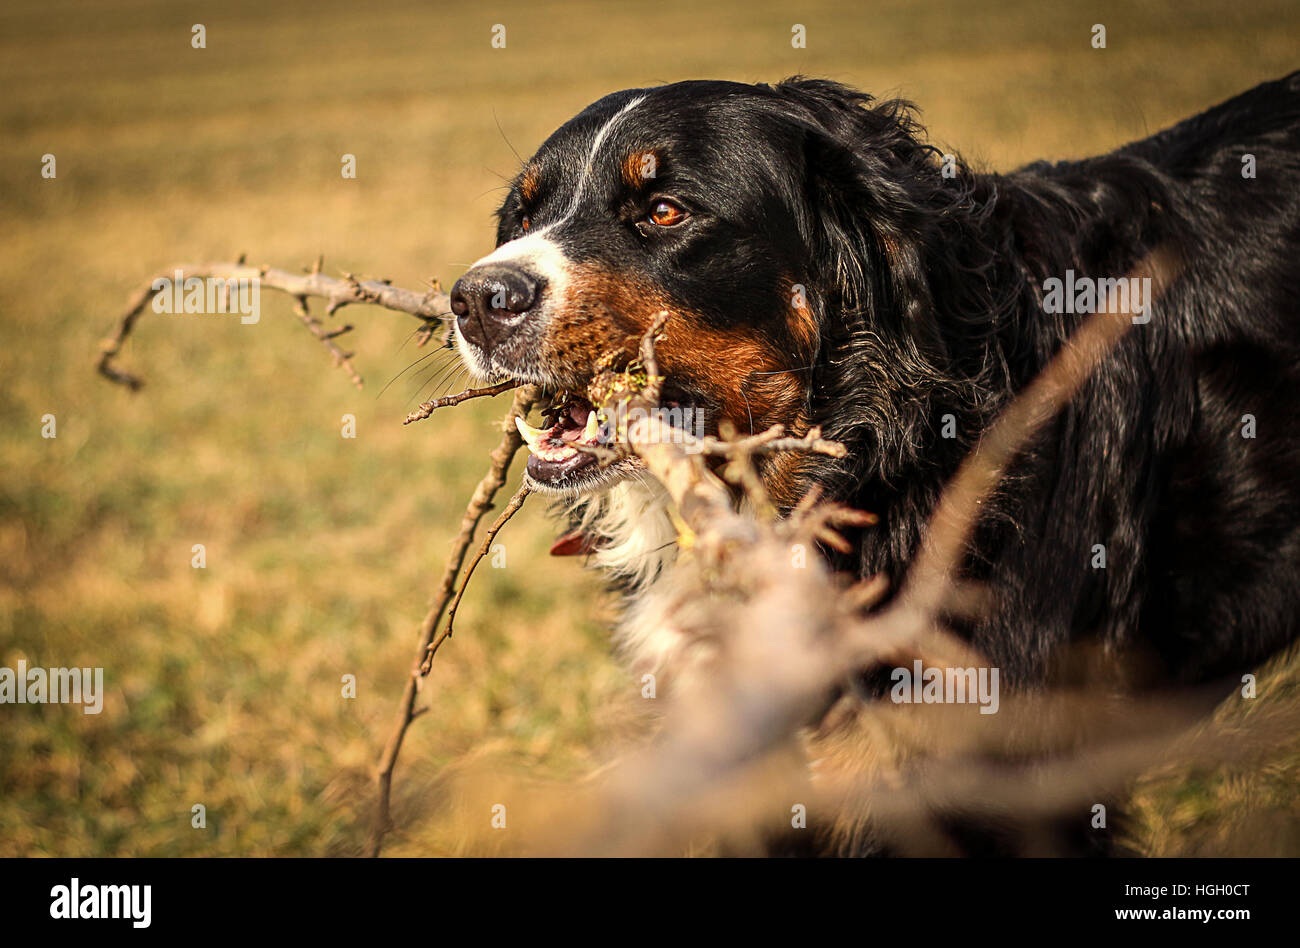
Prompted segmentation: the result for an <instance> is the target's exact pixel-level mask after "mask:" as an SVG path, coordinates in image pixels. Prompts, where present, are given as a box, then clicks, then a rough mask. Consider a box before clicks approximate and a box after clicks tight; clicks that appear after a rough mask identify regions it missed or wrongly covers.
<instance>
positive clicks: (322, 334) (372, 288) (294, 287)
mask: <svg viewBox="0 0 1300 948" xmlns="http://www.w3.org/2000/svg"><path fill="white" fill-rule="evenodd" d="M322 264H323V261H322V260H321V258H319V257H318V258H317V259H316V262H315V263H314V264H313V265H312V266H311V267H309V268H307V269H305V271H304V272H303V273H291V272H289V271H288V270H277V269H274V268H272V267H268V266H259V267H254V266H249V265H248V264H246V263H244V259H243V258H242V257H241V258H240V259H239V260H237V261H235V262H234V263H198V264H191V263H182V264H179V265H177V266H174V267H170V268H168V269H167V270H164V271H162V272H161V273H159V274H158V275H157V276H155V277H154V278H153V279H151V280H150V281H149V282H148V283H146V284H145V285H144V286H143V287H142V288H141V289H140V290H139V291H137V292H136V293H135V294H134V295H133V296H132V297H131V300H130V302H129V303H127V307H126V310H125V311H124V312H123V313H122V315H121V316H120V317H119V318H118V321H117V327H116V329H115V330H114V332H113V334H112V335H111V336H109V337H108V338H106V339H105V340H104V341H103V343H102V344H101V345H100V354H99V360H98V362H97V367H98V370H99V373H100V374H101V375H103V376H104V377H105V378H107V379H109V380H110V381H113V382H117V383H118V384H120V385H125V386H127V387H128V388H130V389H132V390H136V389H139V388H140V387H141V386H142V385H143V384H144V380H143V379H141V378H140V377H139V376H137V375H133V374H131V373H130V372H127V371H124V370H123V369H120V368H118V367H117V364H116V363H117V358H118V356H119V355H120V354H121V351H122V346H123V345H124V344H125V343H126V340H127V338H128V337H129V336H130V335H131V333H132V331H133V330H134V329H135V325H136V322H137V321H138V320H139V318H140V316H141V315H143V313H144V312H145V308H146V307H147V306H148V305H149V302H150V301H151V300H152V299H153V298H154V297H155V296H156V295H158V293H160V292H164V290H165V288H166V287H170V286H172V285H174V283H175V282H176V281H178V280H179V281H185V280H189V279H191V278H197V279H201V280H202V279H214V280H223V281H238V280H249V281H256V283H255V284H254V285H256V286H259V287H265V288H266V289H271V290H278V291H280V292H283V293H287V294H288V295H289V296H291V297H293V298H294V299H295V301H296V302H297V306H298V309H297V313H298V317H299V318H300V319H301V320H302V321H303V324H304V325H305V326H306V327H307V328H308V329H309V330H311V332H312V334H313V335H314V336H316V338H317V339H319V340H320V341H321V343H322V344H323V345H324V346H325V348H326V350H327V351H328V352H329V353H330V355H331V356H333V358H334V361H335V364H336V365H338V366H340V367H342V368H344V369H345V370H346V371H347V372H348V374H349V375H350V376H351V378H352V381H353V384H355V385H357V386H358V387H360V386H361V377H360V376H359V375H358V374H357V373H356V371H355V370H354V369H353V368H352V364H351V362H350V361H349V359H350V354H347V353H343V352H342V350H340V349H339V348H338V347H337V346H335V345H334V343H333V340H334V339H336V338H337V337H339V336H341V335H343V334H344V333H345V332H347V331H348V330H349V329H350V328H351V327H344V328H343V329H339V330H334V331H326V330H325V329H324V327H323V326H322V325H321V324H320V323H319V321H317V320H316V319H315V317H313V316H311V315H310V313H308V312H307V300H308V299H309V298H319V299H323V300H325V301H326V307H325V314H326V315H327V316H333V315H334V314H335V313H336V312H338V311H339V310H340V309H342V308H343V307H344V306H351V305H355V304H358V303H373V304H374V305H376V306H382V307H383V308H384V309H391V310H394V311H396V312H399V313H406V314H407V315H409V316H415V317H416V318H418V319H421V320H423V321H424V323H425V325H424V327H423V329H422V330H421V339H420V343H421V344H423V343H425V342H427V341H428V340H429V339H430V338H432V336H433V334H434V332H435V331H436V329H437V327H438V326H439V325H440V321H441V319H442V317H444V316H446V315H447V313H448V311H449V308H448V299H447V294H446V293H444V292H443V291H442V289H441V288H440V287H439V286H438V285H437V283H436V282H435V283H432V284H431V285H430V288H429V289H428V290H427V291H426V292H424V293H418V292H415V291H414V290H404V289H402V288H401V287H396V286H393V285H392V283H390V282H389V281H388V280H358V279H357V278H356V277H355V276H353V275H352V274H351V273H346V272H345V273H344V274H343V275H342V276H341V277H340V278H335V277H330V276H326V275H325V274H324V273H322V272H321V267H322ZM228 291H229V283H228V282H227V286H226V292H228Z"/></svg>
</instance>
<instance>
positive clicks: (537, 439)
mask: <svg viewBox="0 0 1300 948" xmlns="http://www.w3.org/2000/svg"><path fill="white" fill-rule="evenodd" d="M515 427H516V428H518V429H519V437H521V438H523V439H524V443H525V444H526V445H528V450H529V451H530V452H531V453H533V454H538V453H540V452H541V446H542V438H544V437H545V436H546V431H545V430H544V429H542V428H534V427H533V426H532V425H530V424H529V423H528V422H526V421H524V420H523V419H522V418H520V417H519V416H517V415H516V416H515Z"/></svg>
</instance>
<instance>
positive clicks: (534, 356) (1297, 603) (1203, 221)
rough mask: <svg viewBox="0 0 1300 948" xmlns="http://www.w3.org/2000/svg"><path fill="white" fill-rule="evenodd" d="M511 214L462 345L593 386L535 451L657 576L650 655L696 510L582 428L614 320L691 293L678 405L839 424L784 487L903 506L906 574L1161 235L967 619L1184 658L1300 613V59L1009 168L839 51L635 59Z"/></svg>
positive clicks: (990, 539)
mask: <svg viewBox="0 0 1300 948" xmlns="http://www.w3.org/2000/svg"><path fill="white" fill-rule="evenodd" d="M499 217H500V225H499V229H498V234H497V243H498V246H497V249H496V250H495V251H494V252H493V253H491V254H490V255H488V256H486V257H484V258H483V259H482V260H480V261H478V262H477V263H476V264H474V266H473V267H472V268H471V269H470V270H469V271H468V272H467V273H466V274H465V275H464V277H463V278H462V279H461V280H460V281H459V282H458V283H457V284H456V286H455V288H454V290H453V293H452V306H453V310H454V313H455V316H456V328H455V345H456V346H457V348H458V349H459V351H460V354H461V356H462V358H463V359H464V360H465V362H466V363H467V364H468V365H469V367H470V368H471V369H472V370H474V371H475V372H476V373H478V374H480V375H482V376H485V377H501V376H511V377H514V378H518V379H523V380H528V381H532V382H538V383H541V384H543V385H544V386H546V387H547V388H549V389H551V390H553V391H555V392H557V393H558V392H567V393H576V394H574V395H571V396H569V398H568V400H567V401H566V402H565V404H563V405H561V406H560V407H559V410H558V411H557V412H556V413H555V414H553V415H552V416H551V418H550V421H549V422H548V423H549V424H550V425H551V426H550V427H549V428H546V429H531V428H527V429H525V436H526V437H527V438H528V440H529V442H530V446H531V448H532V452H533V453H532V457H531V458H530V460H529V463H528V478H529V480H530V481H531V483H532V485H533V486H534V487H535V488H537V489H539V490H545V491H550V492H554V493H557V494H561V495H565V496H567V497H569V498H571V499H572V500H573V501H574V504H575V507H576V509H577V514H576V516H577V519H578V522H579V523H580V525H581V527H582V529H583V530H585V531H586V532H587V534H589V540H590V542H589V543H587V544H586V547H587V548H589V549H594V551H595V552H594V553H593V556H594V558H595V560H596V562H597V563H599V564H602V565H605V566H607V567H608V568H610V569H611V570H613V571H614V572H615V573H616V574H617V575H619V576H620V578H621V579H622V580H623V582H624V584H625V586H626V588H628V589H629V590H630V591H631V593H632V614H631V616H630V618H629V622H628V623H627V627H626V629H625V630H624V633H623V645H624V648H625V649H626V650H627V651H628V652H629V653H630V654H631V656H632V659H633V660H634V661H636V662H639V663H644V664H645V665H647V666H652V667H653V666H658V665H662V664H663V663H664V662H667V661H669V660H670V659H671V655H672V653H673V650H674V648H675V647H676V644H675V643H674V642H673V640H672V633H671V630H663V629H657V628H647V627H645V626H644V623H643V624H641V625H640V626H639V625H638V623H637V619H636V600H637V598H638V597H639V596H641V595H644V592H645V590H646V588H647V587H648V586H650V585H652V584H653V583H654V582H655V581H656V580H657V579H659V578H661V577H663V576H664V575H666V574H667V573H668V572H669V571H670V570H671V567H672V563H673V560H674V556H675V550H674V545H673V543H672V540H673V536H674V534H673V530H672V527H671V524H670V522H669V521H668V519H667V518H666V516H665V513H664V509H663V500H662V497H661V496H660V495H659V494H658V493H657V492H656V491H655V490H654V489H653V487H650V486H647V485H646V483H645V482H644V479H643V478H641V477H640V476H639V472H638V471H637V469H636V462H634V461H625V462H621V463H620V464H618V465H615V466H613V467H610V468H601V467H599V466H598V465H597V464H596V463H595V460H594V458H593V457H592V456H591V455H590V454H587V453H583V452H579V451H577V450H575V449H574V448H573V447H572V444H573V443H574V442H575V441H583V440H592V439H594V438H596V437H597V436H598V433H597V431H596V426H595V425H594V424H592V418H591V405H590V403H589V402H587V401H586V400H585V398H584V397H583V395H582V393H584V392H585V391H586V388H585V387H586V384H587V383H588V381H589V380H590V379H591V377H592V374H593V372H594V371H595V362H596V360H597V359H598V358H599V357H600V356H601V354H602V353H605V352H607V351H608V350H610V349H616V348H619V347H623V346H628V345H631V344H634V342H635V340H637V339H639V338H640V336H641V334H642V333H643V332H644V331H645V329H646V328H647V326H648V325H649V324H650V322H651V320H652V319H653V318H654V317H655V315H656V314H658V313H659V312H660V311H663V310H667V311H668V313H669V314H670V317H669V322H668V327H667V333H666V335H665V337H664V339H663V341H662V343H661V344H660V347H659V354H660V360H661V363H662V369H663V371H664V373H665V375H666V379H667V381H666V385H665V390H664V394H665V398H666V399H667V402H668V404H670V405H673V406H677V407H682V408H684V409H690V410H691V411H692V412H693V413H695V417H696V418H702V419H703V420H704V426H705V428H706V429H707V430H709V431H714V430H716V429H717V426H718V424H719V422H720V421H721V420H723V419H727V420H729V421H730V422H731V423H732V424H734V425H735V426H736V427H737V428H738V429H739V430H741V431H748V430H755V431H758V430H762V429H764V428H765V427H767V426H769V425H772V424H774V423H777V422H779V423H782V424H784V425H786V426H787V428H789V429H791V430H794V431H802V430H806V429H807V428H808V427H809V426H811V425H820V426H822V428H823V429H824V431H825V432H826V434H827V436H828V437H832V438H835V439H838V440H840V441H843V442H845V443H846V444H847V445H848V446H849V448H850V452H849V457H848V458H847V459H845V460H835V459H830V458H824V457H797V458H796V457H783V458H781V459H780V460H776V461H772V462H770V463H769V464H768V466H767V467H766V468H765V469H764V471H763V475H764V478H765V480H766V483H767V486H768V488H769V490H770V492H771V494H772V496H773V497H774V498H776V499H777V501H778V502H779V503H781V504H783V505H785V506H787V507H788V506H789V505H792V504H794V503H795V502H796V501H797V500H798V499H799V498H800V497H801V496H803V494H804V493H805V492H806V491H808V490H809V488H811V487H813V486H814V485H819V486H820V487H821V488H822V490H823V492H824V494H825V495H827V496H830V497H834V498H836V499H838V500H841V501H843V502H845V503H847V504H850V505H852V506H855V507H858V508H861V509H865V510H870V511H874V512H875V513H877V514H879V516H880V518H881V520H880V525H879V526H878V527H875V528H872V529H868V530H864V531H862V532H861V534H860V535H858V536H856V537H855V538H854V540H855V543H856V551H855V553H854V555H852V556H851V557H839V558H838V559H837V560H836V562H835V565H836V567H837V568H839V569H842V570H845V571H850V572H854V573H858V574H860V575H864V576H865V575H871V574H875V573H878V572H884V573H886V574H888V575H889V576H891V577H892V578H893V579H894V580H895V581H897V580H898V579H900V578H901V576H902V575H903V574H904V573H905V571H906V570H907V567H908V563H909V561H910V560H911V558H912V557H913V555H914V553H915V551H916V549H917V545H918V542H919V541H920V539H921V537H922V534H923V531H924V528H925V524H926V522H927V519H928V517H929V516H930V514H931V512H932V509H933V507H934V504H935V502H936V499H937V497H938V496H939V492H940V490H941V488H942V487H943V485H944V483H945V482H946V481H947V480H948V478H949V477H950V476H951V475H952V474H953V472H954V470H955V468H956V466H957V464H958V463H959V461H960V460H961V459H962V458H963V457H964V456H965V455H966V454H967V453H968V452H969V451H970V450H971V448H972V446H973V445H974V444H975V443H976V442H977V441H978V439H979V437H980V434H981V432H982V431H983V430H984V428H985V427H986V426H987V424H988V422H989V421H990V419H991V418H992V417H993V416H994V415H995V414H996V413H997V411H998V410H999V408H1000V407H1002V406H1003V405H1004V404H1006V402H1007V401H1008V399H1009V398H1011V397H1012V396H1013V395H1014V394H1015V393H1016V392H1017V391H1018V390H1020V389H1022V388H1023V387H1024V386H1025V385H1026V384H1027V382H1028V381H1029V380H1031V379H1032V378H1034V376H1035V375H1036V373H1038V372H1039V370H1040V369H1041V368H1042V367H1043V365H1044V364H1045V362H1046V361H1047V360H1048V359H1049V358H1050V357H1051V355H1052V354H1053V353H1054V352H1055V351H1056V350H1057V349H1058V348H1059V347H1060V346H1061V343H1062V341H1063V340H1064V339H1066V338H1067V337H1068V336H1069V335H1070V333H1071V332H1072V331H1073V330H1074V329H1075V328H1076V327H1077V326H1078V325H1079V322H1080V320H1081V319H1082V318H1083V316H1082V315H1081V314H1082V313H1085V312H1087V311H1088V310H1089V309H1090V308H1092V307H1094V306H1095V305H1097V304H1098V303H1099V302H1100V298H1101V295H1102V294H1101V288H1102V287H1103V286H1106V285H1110V286H1112V287H1113V286H1115V285H1116V284H1115V281H1116V280H1117V279H1119V278H1121V277H1123V276H1124V275H1125V274H1126V273H1127V272H1128V271H1129V269H1130V268H1131V267H1132V266H1133V265H1134V263H1135V262H1136V261H1138V260H1140V259H1142V258H1143V257H1144V255H1146V254H1147V253H1148V252H1150V251H1151V250H1152V249H1153V248H1155V247H1158V246H1163V247H1169V248H1172V250H1173V251H1174V252H1175V253H1176V254H1177V255H1178V257H1179V258H1180V259H1181V261H1182V269H1181V272H1180V274H1179V275H1178V277H1177V279H1176V280H1175V281H1174V283H1173V284H1172V286H1170V287H1169V288H1168V290H1167V292H1166V293H1165V294H1164V295H1163V296H1162V297H1160V298H1159V299H1158V300H1155V301H1153V300H1152V299H1151V296H1150V293H1149V288H1144V287H1142V286H1141V285H1136V284H1135V285H1133V286H1132V288H1131V289H1132V294H1133V299H1132V305H1133V310H1134V312H1137V313H1140V314H1141V315H1140V318H1138V319H1136V321H1137V322H1138V323H1139V325H1137V326H1135V327H1134V328H1133V329H1132V330H1131V331H1130V332H1129V333H1128V335H1127V336H1126V337H1125V339H1124V340H1123V341H1122V343H1121V344H1120V346H1119V347H1118V349H1117V351H1116V352H1115V353H1114V354H1113V355H1112V356H1111V357H1110V358H1109V359H1108V360H1107V361H1106V363H1105V364H1104V366H1103V367H1102V368H1101V369H1100V370H1099V371H1098V372H1097V373H1096V374H1095V376H1094V377H1093V378H1092V379H1091V380H1090V381H1089V382H1088V383H1087V384H1086V385H1085V387H1084V388H1083V389H1082V391H1081V392H1080V394H1079V395H1078V396H1077V397H1076V398H1075V399H1074V401H1073V402H1072V403H1071V404H1070V405H1069V406H1068V408H1067V409H1066V410H1065V411H1064V412H1063V413H1061V414H1060V416H1059V417H1057V418H1056V419H1055V420H1054V421H1053V422H1052V423H1051V424H1050V425H1049V426H1048V428H1047V430H1046V431H1045V432H1044V433H1043V434H1042V436H1041V437H1038V438H1037V439H1036V440H1035V441H1034V443H1033V445H1032V447H1031V449H1030V450H1028V451H1026V452H1024V453H1022V455H1021V456H1020V458H1019V459H1018V461H1017V462H1016V464H1015V465H1014V467H1013V469H1012V471H1011V476H1010V477H1009V478H1008V480H1007V484H1006V485H1005V488H1004V489H1003V490H1002V491H1001V492H1000V493H999V495H998V496H997V497H996V498H995V500H994V501H993V502H992V503H990V504H989V505H988V509H987V513H986V515H985V516H984V518H983V520H982V522H981V525H980V528H979V530H978V533H977V536H976V539H975V542H974V544H973V546H972V549H971V550H970V554H969V558H968V562H967V564H966V568H967V571H968V574H969V576H970V577H972V578H974V579H977V580H979V581H981V582H984V583H986V584H987V585H988V587H989V589H990V590H991V593H992V595H991V609H990V610H989V611H988V612H987V613H986V614H984V615H983V616H981V617H980V618H978V619H976V620H973V621H972V622H971V623H970V624H969V625H968V626H967V627H965V628H963V629H962V632H963V634H965V635H967V636H968V637H969V638H970V640H971V641H972V642H973V643H974V644H975V645H976V646H977V647H978V649H979V650H980V651H981V652H983V654H985V655H987V656H988V657H989V658H990V659H991V660H992V661H993V662H994V663H995V664H996V665H997V666H998V667H1000V669H1001V670H1002V673H1003V680H1004V681H1005V682H1007V683H1010V684H1012V685H1021V686H1023V685H1032V684H1033V683H1035V682H1038V681H1041V680H1042V679H1043V678H1044V677H1045V676H1046V675H1047V674H1048V671H1049V669H1050V667H1051V665H1052V658H1053V655H1054V654H1055V653H1056V652H1057V650H1058V649H1059V648H1060V647H1061V646H1064V645H1066V644H1067V643H1077V642H1081V641H1094V642H1100V643H1102V644H1103V645H1104V646H1118V647H1125V648H1137V649H1139V650H1140V651H1142V652H1144V653H1145V654H1146V656H1147V657H1148V659H1149V661H1150V670H1151V673H1152V676H1153V677H1154V678H1156V679H1157V680H1161V681H1165V682H1169V683H1180V682H1193V681H1204V680H1207V679H1209V678H1212V677H1214V676H1218V675H1223V674H1227V673H1230V672H1233V671H1236V670H1238V669H1244V668H1247V667H1249V666H1252V665H1254V664H1256V663H1258V662H1260V661H1261V660H1263V659H1265V658H1267V657H1268V656H1269V655H1270V654H1272V653H1274V652H1275V651H1277V650H1278V649H1280V648H1281V647H1282V646H1284V645H1286V644H1287V643H1289V642H1291V641H1292V640H1294V639H1295V638H1296V635H1297V630H1298V629H1300V428H1298V427H1297V419H1298V418H1300V414H1298V409H1300V73H1297V74H1293V75H1291V76H1289V77H1287V78H1285V79H1281V80H1278V81H1276V82H1270V83H1266V84H1264V85H1261V86H1259V87H1258V88H1255V89H1253V90H1251V91H1249V92H1246V93H1244V94H1242V95H1240V96H1238V97H1236V98H1234V99H1232V100H1230V101H1228V102H1226V103H1224V104H1222V105H1219V106H1217V107H1215V108H1213V109H1211V110H1210V111H1208V112H1205V113H1204V114H1202V115H1198V116H1196V117H1194V118H1191V119H1188V120H1186V121H1184V122H1182V123H1180V124H1178V125H1176V126H1174V127H1173V128H1170V129H1168V130H1166V131H1163V132H1161V133H1159V134H1157V135H1154V136H1152V137H1150V138H1147V139H1145V140H1143V141H1139V142H1136V143H1134V144H1131V145H1128V146H1126V147H1124V148H1121V149H1119V150H1118V151H1115V152H1113V153H1111V154H1108V155H1104V156H1102V157H1096V158H1089V159H1085V160H1080V161H1068V162H1061V163H1057V164H1047V163H1037V164H1033V165H1030V166H1028V167H1026V168H1022V169H1020V170H1018V171H1015V172H1012V173H1009V174H983V173H977V172H975V171H973V170H971V169H970V168H968V167H967V166H966V165H964V164H963V163H962V162H961V161H960V159H958V158H956V157H953V156H947V155H943V154H941V153H939V152H938V151H937V150H936V149H935V148H933V147H932V146H930V145H928V144H926V143H925V141H924V140H923V137H922V130H921V128H920V127H919V126H918V124H917V122H916V120H915V118H914V115H913V112H912V110H911V109H910V107H909V106H908V105H907V104H906V103H903V102H899V101H875V100H873V99H872V98H871V97H869V96H866V95H863V94H860V93H858V92H855V91H853V90H850V89H848V88H845V87H844V86H841V85H837V84H835V83H832V82H827V81H819V80H809V79H792V80H789V81H786V82H782V83H779V84H777V85H772V86H768V85H742V84H736V83H730V82H712V81H700V82H683V83H677V84H673V85H666V86H661V87H657V88H648V89H633V90H628V91H624V92H618V93H615V94H613V95H609V96H607V97H605V98H603V99H601V100H600V101H599V102H596V103H595V104H594V105H592V106H591V107H589V108H587V109H586V110H584V111H583V112H582V113H580V114H579V115H578V116H576V117H575V118H573V119H572V120H570V121H569V122H567V123H566V124H565V125H564V126H563V127H561V128H560V129H559V130H558V131H557V132H555V134H554V135H552V136H551V137H550V138H549V139H548V140H547V141H546V142H545V144H543V145H542V147H541V148H540V149H539V150H538V152H537V154H536V155H535V156H534V157H533V158H532V159H531V160H530V161H529V162H527V164H526V165H525V166H524V168H523V169H522V170H521V172H520V174H519V176H518V178H517V179H516V180H515V181H514V183H513V186H512V187H511V189H510V193H509V196H508V197H507V198H506V200H505V202H504V204H503V205H502V207H501V209H500V212H499ZM1107 281H1109V284H1108V283H1107ZM1144 290H1146V295H1145V297H1144V295H1143V294H1144ZM1099 554H1100V558H1099Z"/></svg>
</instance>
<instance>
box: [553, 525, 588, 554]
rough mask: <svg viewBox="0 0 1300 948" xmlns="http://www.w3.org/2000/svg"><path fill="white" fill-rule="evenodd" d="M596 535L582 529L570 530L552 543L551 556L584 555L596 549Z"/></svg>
mask: <svg viewBox="0 0 1300 948" xmlns="http://www.w3.org/2000/svg"><path fill="white" fill-rule="evenodd" d="M594 539H595V538H594V537H592V536H591V535H589V534H586V533H583V532H582V531H581V530H570V531H569V532H568V533H566V534H565V535H564V536H562V537H560V538H559V539H558V540H556V541H555V542H554V543H552V544H551V556H582V555H584V554H587V553H591V552H592V551H593V550H595V549H596V544H595V543H594V542H593V541H594Z"/></svg>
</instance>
